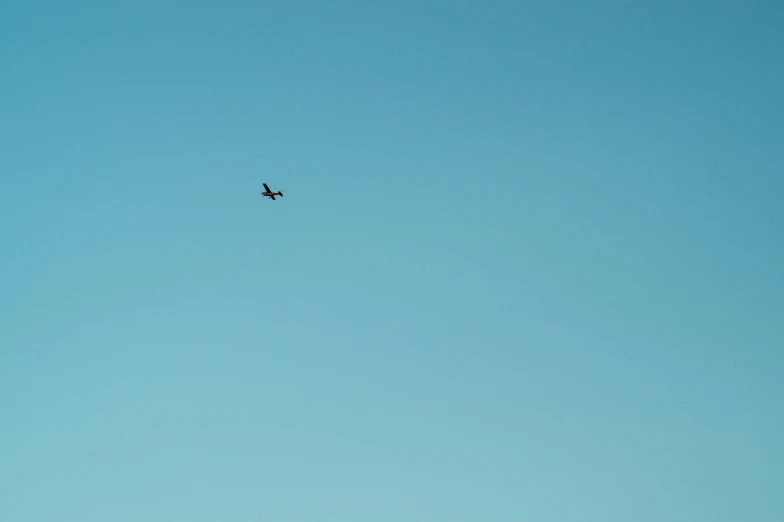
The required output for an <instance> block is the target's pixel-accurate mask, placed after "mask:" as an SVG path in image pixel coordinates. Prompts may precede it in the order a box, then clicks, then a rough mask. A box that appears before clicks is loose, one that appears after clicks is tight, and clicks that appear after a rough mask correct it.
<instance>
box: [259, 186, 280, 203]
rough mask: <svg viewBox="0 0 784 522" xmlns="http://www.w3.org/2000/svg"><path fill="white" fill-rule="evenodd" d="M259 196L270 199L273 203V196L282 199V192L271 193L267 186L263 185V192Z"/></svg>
mask: <svg viewBox="0 0 784 522" xmlns="http://www.w3.org/2000/svg"><path fill="white" fill-rule="evenodd" d="M261 195H262V196H264V197H267V198H270V199H271V200H273V201H274V200H275V196H280V197H283V191H282V190H281V191H278V192H272V191H271V190H270V188H269V186H267V184H266V183H264V192H262V193H261Z"/></svg>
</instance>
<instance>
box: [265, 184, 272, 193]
mask: <svg viewBox="0 0 784 522" xmlns="http://www.w3.org/2000/svg"><path fill="white" fill-rule="evenodd" d="M264 190H266V191H267V192H272V191H271V190H270V188H269V186H268V185H267V184H266V183H264Z"/></svg>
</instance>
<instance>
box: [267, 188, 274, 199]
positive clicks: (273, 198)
mask: <svg viewBox="0 0 784 522" xmlns="http://www.w3.org/2000/svg"><path fill="white" fill-rule="evenodd" d="M268 190H269V189H268ZM270 197H271V198H272V201H275V196H270Z"/></svg>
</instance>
